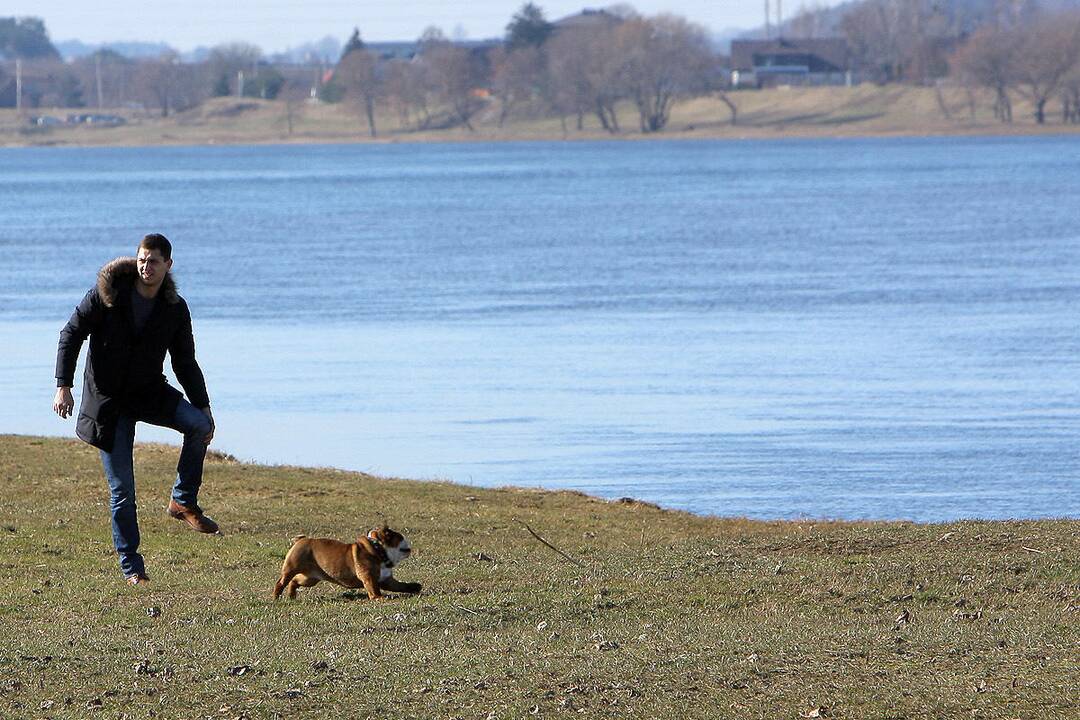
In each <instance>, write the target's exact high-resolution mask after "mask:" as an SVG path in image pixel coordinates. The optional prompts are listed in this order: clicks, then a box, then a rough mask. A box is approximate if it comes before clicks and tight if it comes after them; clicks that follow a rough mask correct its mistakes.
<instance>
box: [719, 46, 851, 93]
mask: <svg viewBox="0 0 1080 720" xmlns="http://www.w3.org/2000/svg"><path fill="white" fill-rule="evenodd" d="M852 70H853V68H852V57H851V51H850V49H849V48H848V44H847V41H846V40H844V39H843V38H798V39H789V38H771V39H769V40H732V41H731V84H732V86H733V87H759V88H760V87H774V86H776V85H844V84H851V82H852Z"/></svg>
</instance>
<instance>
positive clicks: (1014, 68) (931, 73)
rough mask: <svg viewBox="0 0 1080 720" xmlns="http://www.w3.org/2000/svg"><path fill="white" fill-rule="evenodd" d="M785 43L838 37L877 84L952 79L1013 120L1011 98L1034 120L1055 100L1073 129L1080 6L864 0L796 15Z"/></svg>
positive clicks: (1009, 0)
mask: <svg viewBox="0 0 1080 720" xmlns="http://www.w3.org/2000/svg"><path fill="white" fill-rule="evenodd" d="M785 30H786V31H787V33H788V36H789V37H792V38H804V37H810V38H812V37H821V36H824V35H839V36H842V37H844V38H845V39H846V40H847V43H848V47H849V50H850V52H851V56H852V63H853V65H854V66H855V67H856V68H858V69H859V71H860V72H861V73H862V75H863V76H864V77H866V78H868V79H870V80H872V81H874V82H878V83H887V82H907V83H914V84H939V83H940V82H941V81H943V80H947V81H952V82H953V83H954V84H959V85H960V86H961V87H964V88H966V89H968V90H969V95H968V97H969V101H970V102H969V105H970V107H971V108H972V112H974V107H975V100H974V95H973V93H972V92H971V91H974V90H977V89H984V90H988V91H990V92H991V93H992V94H993V97H994V101H993V112H994V115H995V117H996V118H998V119H999V120H1001V121H1003V122H1012V105H1013V99H1014V98H1016V97H1020V98H1023V99H1026V100H1027V101H1028V102H1030V103H1031V105H1032V107H1033V114H1034V117H1035V121H1036V122H1037V123H1039V124H1042V123H1045V122H1046V120H1047V110H1046V108H1047V106H1048V104H1049V103H1050V102H1051V101H1052V100H1053V99H1054V98H1058V99H1059V100H1060V102H1061V107H1062V120H1063V121H1064V122H1068V123H1080V3H1078V2H1076V0H949V1H943V0H863V2H860V3H855V4H852V5H850V6H843V7H841V8H839V9H837V8H831V9H830V8H823V7H817V8H810V9H803V10H801V11H800V12H799V13H798V14H797V15H796V16H795V17H794V18H792V20H791V21H790V22H789V23H788V24H787V25H786V27H785Z"/></svg>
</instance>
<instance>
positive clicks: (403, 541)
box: [367, 525, 412, 568]
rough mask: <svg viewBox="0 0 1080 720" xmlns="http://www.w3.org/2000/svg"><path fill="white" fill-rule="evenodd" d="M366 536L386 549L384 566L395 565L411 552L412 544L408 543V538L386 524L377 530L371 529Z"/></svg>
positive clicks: (403, 560) (390, 566)
mask: <svg viewBox="0 0 1080 720" xmlns="http://www.w3.org/2000/svg"><path fill="white" fill-rule="evenodd" d="M367 536H368V540H371V541H373V542H377V543H378V544H380V545H382V548H383V550H385V551H386V562H385V563H383V565H384V566H385V567H388V568H392V567H396V566H398V565H400V564H401V563H403V562H405V560H406V559H407V558H408V557H409V555H411V554H412V546H410V545H409V540H408V538H406V537H405V536H404V535H402V534H401V533H399V532H398V531H397V530H391V529H390V528H389V527H387V526H386V525H383V526H382V527H381V528H379V529H378V530H372V531H371V532H369V533H368V535H367Z"/></svg>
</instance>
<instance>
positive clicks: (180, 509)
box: [166, 500, 220, 534]
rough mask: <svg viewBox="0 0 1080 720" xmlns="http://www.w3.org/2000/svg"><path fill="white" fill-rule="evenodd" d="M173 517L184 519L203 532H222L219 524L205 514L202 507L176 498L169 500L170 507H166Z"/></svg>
mask: <svg viewBox="0 0 1080 720" xmlns="http://www.w3.org/2000/svg"><path fill="white" fill-rule="evenodd" d="M166 510H167V511H168V513H169V515H170V516H171V517H174V518H176V519H177V520H183V521H184V522H186V523H187V524H188V525H190V526H191V527H192V528H193V529H195V530H198V531H199V532H201V533H211V534H212V533H216V532H220V530H219V529H218V524H217V523H216V522H214V521H213V520H212V519H211V518H210V517H209V516H208V515H203V511H202V508H200V507H199V506H198V505H188V506H184V505H181V504H180V503H178V502H176V501H175V500H169V507H168V508H166Z"/></svg>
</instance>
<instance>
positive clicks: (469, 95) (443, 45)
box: [421, 38, 483, 131]
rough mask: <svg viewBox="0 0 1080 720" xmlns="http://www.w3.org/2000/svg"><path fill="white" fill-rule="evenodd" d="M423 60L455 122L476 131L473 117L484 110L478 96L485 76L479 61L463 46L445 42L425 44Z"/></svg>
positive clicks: (441, 40)
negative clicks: (481, 81) (481, 79)
mask: <svg viewBox="0 0 1080 720" xmlns="http://www.w3.org/2000/svg"><path fill="white" fill-rule="evenodd" d="M421 52H422V56H421V61H422V62H423V63H424V64H425V66H426V68H427V71H428V72H429V73H430V75H431V78H432V79H433V80H434V81H435V84H436V85H437V86H438V88H439V95H440V98H441V100H442V101H443V102H445V103H446V105H447V107H448V108H449V109H450V112H451V115H452V116H453V117H454V119H455V120H456V121H457V122H459V123H461V124H462V125H464V126H465V127H467V128H468V129H469V130H470V131H475V128H474V127H473V126H472V117H473V116H474V115H475V114H476V113H477V112H478V111H479V110H480V108H481V107H483V101H482V100H481V99H480V97H479V96H478V94H477V92H476V91H477V89H478V87H479V85H480V78H481V76H482V73H481V69H480V67H479V63H478V60H477V58H475V57H474V56H473V55H472V53H471V52H470V51H469V50H468V49H466V48H463V47H460V46H457V45H454V44H452V43H450V42H448V41H446V40H443V39H437V38H436V39H430V40H428V41H427V42H424V43H422V51H421Z"/></svg>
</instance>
